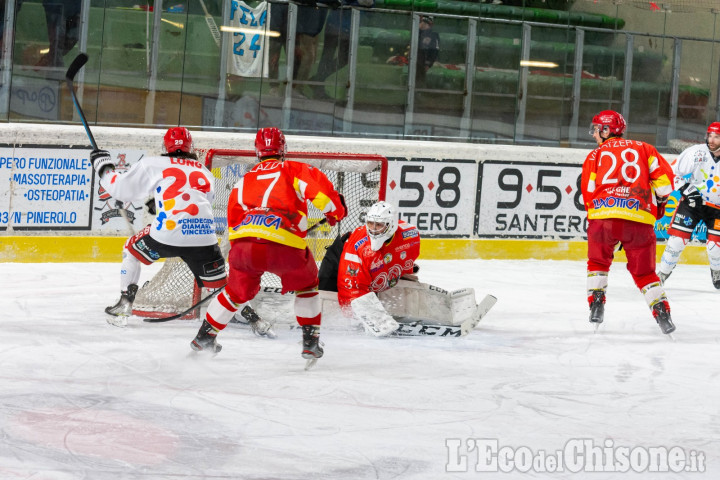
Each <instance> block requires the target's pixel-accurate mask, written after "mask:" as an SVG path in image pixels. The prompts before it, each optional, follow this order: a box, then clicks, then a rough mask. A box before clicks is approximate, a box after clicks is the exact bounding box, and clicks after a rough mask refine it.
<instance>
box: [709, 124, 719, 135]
mask: <svg viewBox="0 0 720 480" xmlns="http://www.w3.org/2000/svg"><path fill="white" fill-rule="evenodd" d="M707 133H708V134H710V133H717V134H718V135H720V122H712V123H711V124H710V125H708V129H707Z"/></svg>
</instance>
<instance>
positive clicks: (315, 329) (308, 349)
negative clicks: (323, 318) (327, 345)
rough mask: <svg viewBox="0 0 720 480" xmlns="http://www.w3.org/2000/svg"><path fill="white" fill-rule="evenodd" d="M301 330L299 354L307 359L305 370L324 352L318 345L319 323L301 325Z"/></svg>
mask: <svg viewBox="0 0 720 480" xmlns="http://www.w3.org/2000/svg"><path fill="white" fill-rule="evenodd" d="M302 332H303V350H302V354H301V355H302V357H303V358H304V359H305V360H307V362H306V363H305V370H309V369H310V368H312V367H313V365H315V363H316V362H317V360H318V358H320V357H322V356H323V353H324V351H323V348H322V346H321V345H320V325H303V326H302Z"/></svg>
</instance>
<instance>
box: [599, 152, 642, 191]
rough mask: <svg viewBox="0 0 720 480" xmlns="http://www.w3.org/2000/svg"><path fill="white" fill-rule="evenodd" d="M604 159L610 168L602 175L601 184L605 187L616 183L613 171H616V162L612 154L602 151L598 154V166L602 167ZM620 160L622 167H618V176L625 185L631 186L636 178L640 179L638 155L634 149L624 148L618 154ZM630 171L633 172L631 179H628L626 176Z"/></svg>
mask: <svg viewBox="0 0 720 480" xmlns="http://www.w3.org/2000/svg"><path fill="white" fill-rule="evenodd" d="M606 158H607V159H608V160H609V161H610V168H609V169H608V170H607V171H606V172H605V175H603V177H602V184H603V185H606V184H608V183H618V179H617V176H616V172H615V170H616V169H617V164H618V160H617V157H616V156H615V154H614V153H613V152H608V151H603V152H602V153H601V154H600V161H599V162H598V166H602V164H603V159H606ZM620 158H621V159H622V161H623V165H622V167H620V175H622V178H623V180H625V183H627V184H629V185H632V184H633V183H635V181H636V180H637V179H638V178H640V166H639V165H638V160H639V159H640V154H638V152H637V150H635V149H634V148H626V149H625V150H623V151H622V152H620ZM630 169H632V171H633V172H634V176H633V177H630V176H629V175H628V174H629V173H630Z"/></svg>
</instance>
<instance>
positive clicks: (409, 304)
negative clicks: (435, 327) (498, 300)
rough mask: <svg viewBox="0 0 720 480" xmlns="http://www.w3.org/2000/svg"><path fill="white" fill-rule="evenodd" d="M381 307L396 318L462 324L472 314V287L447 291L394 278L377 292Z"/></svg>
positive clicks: (429, 322)
mask: <svg viewBox="0 0 720 480" xmlns="http://www.w3.org/2000/svg"><path fill="white" fill-rule="evenodd" d="M377 296H378V298H379V299H380V301H381V302H382V304H383V306H384V307H385V310H386V311H387V312H388V313H389V314H390V315H392V316H393V317H396V318H403V319H407V320H408V321H409V322H413V321H420V322H422V323H427V324H442V325H462V324H463V322H465V321H466V320H468V319H469V318H471V317H472V316H473V314H474V313H475V307H476V303H475V290H474V289H472V288H462V289H460V290H455V291H452V292H448V291H447V290H444V289H442V288H440V287H436V286H433V285H428V284H427V283H422V282H412V281H407V280H400V281H398V283H397V285H396V286H395V287H393V288H391V289H389V290H385V291H384V292H379V293H378V295H377Z"/></svg>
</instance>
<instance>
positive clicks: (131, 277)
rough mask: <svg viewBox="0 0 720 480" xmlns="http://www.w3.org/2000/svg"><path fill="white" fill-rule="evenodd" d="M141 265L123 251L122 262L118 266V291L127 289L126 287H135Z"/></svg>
mask: <svg viewBox="0 0 720 480" xmlns="http://www.w3.org/2000/svg"><path fill="white" fill-rule="evenodd" d="M141 267H142V263H140V260H138V259H137V258H135V257H133V256H132V255H131V254H130V253H128V251H127V250H123V260H122V264H121V265H120V291H121V292H124V291H126V290H127V289H128V285H131V284H135V285H137V283H138V281H139V280H140V268H141Z"/></svg>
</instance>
